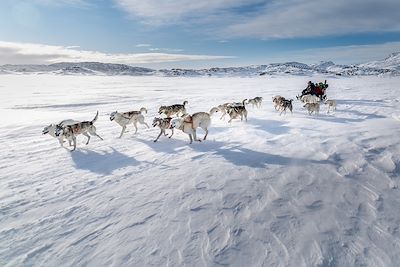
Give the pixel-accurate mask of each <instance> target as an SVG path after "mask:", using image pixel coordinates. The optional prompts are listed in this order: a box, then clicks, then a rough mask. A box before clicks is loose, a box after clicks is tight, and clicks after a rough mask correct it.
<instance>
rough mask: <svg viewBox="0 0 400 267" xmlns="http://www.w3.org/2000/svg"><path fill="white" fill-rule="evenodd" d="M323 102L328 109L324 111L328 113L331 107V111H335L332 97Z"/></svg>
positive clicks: (334, 101)
mask: <svg viewBox="0 0 400 267" xmlns="http://www.w3.org/2000/svg"><path fill="white" fill-rule="evenodd" d="M324 104H325V105H327V106H328V110H327V112H326V113H329V111H330V110H331V108H332V111H336V100H333V99H329V100H325V102H324Z"/></svg>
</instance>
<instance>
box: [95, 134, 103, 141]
mask: <svg viewBox="0 0 400 267" xmlns="http://www.w3.org/2000/svg"><path fill="white" fill-rule="evenodd" d="M94 135H95V136H97V137H98V138H99V139H100V140H104V139H103V138H102V137H101V136H100V135H98V134H97V133H94Z"/></svg>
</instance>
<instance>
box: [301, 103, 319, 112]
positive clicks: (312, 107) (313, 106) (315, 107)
mask: <svg viewBox="0 0 400 267" xmlns="http://www.w3.org/2000/svg"><path fill="white" fill-rule="evenodd" d="M303 107H305V108H306V109H307V110H308V114H309V115H311V114H312V113H313V112H314V114H319V103H306V104H305V105H304V106H303Z"/></svg>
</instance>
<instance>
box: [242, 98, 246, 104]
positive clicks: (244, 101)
mask: <svg viewBox="0 0 400 267" xmlns="http://www.w3.org/2000/svg"><path fill="white" fill-rule="evenodd" d="M246 101H247V98H245V99H243V101H242V104H243V106H245V105H246V104H247V103H246Z"/></svg>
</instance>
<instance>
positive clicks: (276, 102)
mask: <svg viewBox="0 0 400 267" xmlns="http://www.w3.org/2000/svg"><path fill="white" fill-rule="evenodd" d="M284 99H285V98H284V97H282V96H280V95H276V96H273V97H272V103H273V104H274V108H275V110H279V108H280V106H281V103H282V101H283V100H284Z"/></svg>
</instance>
